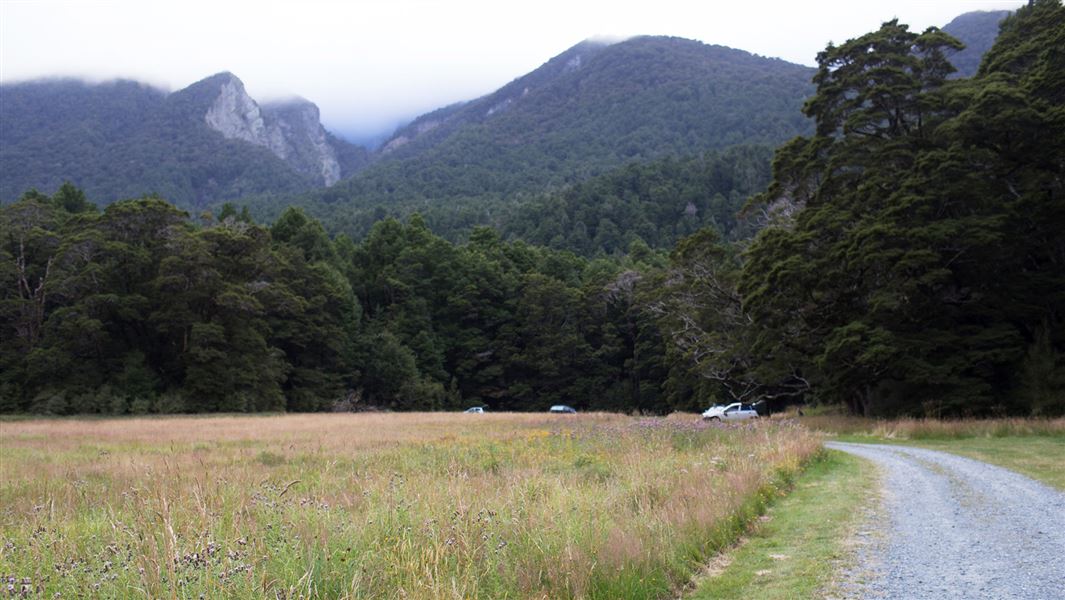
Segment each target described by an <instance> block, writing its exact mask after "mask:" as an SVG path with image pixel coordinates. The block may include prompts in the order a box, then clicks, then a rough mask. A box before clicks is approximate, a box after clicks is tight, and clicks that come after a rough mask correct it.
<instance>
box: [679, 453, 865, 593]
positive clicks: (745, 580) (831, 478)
mask: <svg viewBox="0 0 1065 600" xmlns="http://www.w3.org/2000/svg"><path fill="white" fill-rule="evenodd" d="M876 481H877V477H876V468H875V466H874V465H873V464H872V463H869V462H868V461H863V460H861V459H859V458H857V457H854V456H851V455H848V454H845V453H843V452H838V451H834V450H829V451H826V452H824V453H823V454H822V455H821V457H820V458H819V459H818V460H816V461H815V462H813V463H812V464H811V465H810V467H809V468H808V469H807V470H806V471H804V472H803V474H802V475H800V476H799V477H798V479H797V481H796V483H795V487H794V489H793V491H791V493H789V494H788V495H787V496H785V497H783V498H781V499H779V500H778V501H776V502H775V503H774V504H773V505H772V506H771V507H770V508H769V510H768V512H767V514H766V517H767V518H764V519H763V520H762V521H761V522H760V523H759V524H758V525H757V526H756V527H755V528H754V529H753V531H751V532H750V533H749V534H748V538H747V540H746V541H745V542H744V543H743V544H742V545H740V546H739V547H737V548H734V549H732V550H729V551H727V552H726V553H725V554H724V556H723V557H722V558H719V559H717V560H715V563H717V564H718V565H722V564H727V566H724V567H723V568H722V567H721V566H718V568H717V569H715V571H716V572H714V573H710V574H707V575H706V576H703V577H701V578H700V579H698V580H697V581H696V588H695V590H694V591H693V592H692V593H691V594H690V595H687V596H685V599H686V600H710V599H715V600H716V599H730V598H737V599H740V598H742V599H765V600H773V599H781V600H784V599H788V600H790V599H798V598H819V597H823V596H824V594H825V591H826V588H827V587H829V586H831V584H832V583H833V581H832V577H833V576H834V575H835V574H836V572H837V567H838V566H839V564H840V562H841V561H842V560H845V557H846V554H847V551H846V548H845V543H846V538H847V536H848V532H849V530H850V529H851V528H852V527H853V526H854V525H855V519H856V517H857V516H858V511H857V510H856V509H857V507H860V506H863V505H864V504H865V503H866V502H867V501H868V498H869V497H870V495H871V494H873V493H874V490H875V488H876Z"/></svg>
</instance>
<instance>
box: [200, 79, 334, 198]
mask: <svg viewBox="0 0 1065 600" xmlns="http://www.w3.org/2000/svg"><path fill="white" fill-rule="evenodd" d="M222 75H223V77H221V78H219V77H217V76H216V77H215V78H212V79H216V81H217V84H218V87H217V96H216V97H215V98H214V101H213V102H212V103H211V105H210V107H209V108H208V109H207V112H206V114H205V115H204V121H205V122H206V123H207V125H208V126H209V127H210V128H211V129H214V130H215V131H217V132H219V133H221V134H222V135H223V136H225V138H226V139H237V140H243V141H245V142H248V143H251V144H255V145H256V146H261V147H263V148H266V149H268V150H270V152H272V153H273V154H274V155H275V156H277V157H278V158H280V159H281V160H284V161H285V162H286V163H288V164H289V165H290V166H291V167H292V168H293V169H295V170H296V171H297V172H299V173H301V174H303V175H306V176H309V177H312V178H315V179H316V180H318V181H320V182H321V183H322V184H323V185H327V186H328V185H332V184H334V183H336V182H337V181H338V180H339V179H340V177H341V166H340V162H339V161H338V159H337V150H336V148H334V146H333V145H332V143H331V140H330V137H329V135H328V134H327V133H326V131H325V129H324V128H323V127H322V124H321V121H320V120H319V112H318V107H317V106H315V105H314V103H312V102H308V101H307V100H303V99H302V98H299V99H294V100H290V101H286V102H281V103H276V104H270V105H265V106H260V105H259V104H258V103H257V102H256V101H255V100H254V99H252V97H251V96H249V95H248V93H247V92H246V91H245V90H244V84H243V83H242V82H241V81H240V79H238V78H237V77H236V76H234V75H232V74H229V73H225V74H222Z"/></svg>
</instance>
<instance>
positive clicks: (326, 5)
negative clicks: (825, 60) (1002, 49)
mask: <svg viewBox="0 0 1065 600" xmlns="http://www.w3.org/2000/svg"><path fill="white" fill-rule="evenodd" d="M1023 4H1024V1H1023V0H923V1H919V0H895V1H885V0H868V1H863V0H792V1H785V2H781V1H772V0H766V1H761V2H759V1H756V0H746V1H743V0H739V1H737V0H729V1H727V2H724V1H714V0H702V1H699V0H687V1H680V0H641V1H638V2H630V1H629V0H612V1H611V0H591V1H587V2H582V1H580V0H562V1H560V0H537V1H531V2H522V3H515V2H508V1H507V0H451V1H447V2H442V1H434V0H350V1H347V2H344V1H340V0H333V1H330V0H290V1H279V0H259V1H255V2H237V1H230V0H213V1H205V0H184V1H174V0H78V1H69V0H68V1H58V0H0V81H3V82H12V81H21V80H25V79H31V78H36V77H42V76H79V77H83V78H88V79H93V80H101V79H111V78H115V77H124V78H130V79H137V80H141V81H146V82H149V83H152V84H155V85H158V86H160V87H163V88H166V89H170V90H176V89H180V88H182V87H184V86H186V85H188V84H190V83H193V82H195V81H198V80H200V79H202V78H204V77H207V76H209V75H212V74H214V73H217V72H219V71H232V72H233V73H234V74H235V75H237V76H238V77H240V78H241V80H242V81H244V84H245V86H246V87H247V89H248V92H249V93H250V94H251V95H252V97H254V98H256V99H257V100H259V101H263V100H268V99H270V98H278V97H284V96H292V95H299V96H302V97H304V98H307V99H308V100H311V101H313V102H315V103H316V104H318V106H319V107H320V108H321V111H322V120H323V122H324V123H325V125H326V127H327V128H329V129H331V130H333V131H338V132H344V133H348V134H375V133H380V132H382V131H384V130H390V129H391V128H392V127H394V126H395V125H396V124H397V123H399V122H401V121H404V120H407V119H409V118H411V117H414V116H416V115H418V114H421V113H423V112H426V111H429V110H432V109H434V108H438V107H440V106H443V105H445V104H450V103H452V102H456V101H459V100H467V99H471V98H475V97H477V96H481V95H483V94H486V93H489V92H491V91H493V90H495V89H496V88H498V87H500V86H502V85H504V84H506V83H507V82H509V81H511V80H512V79H514V78H516V77H519V76H521V75H523V74H525V73H527V72H528V71H531V70H533V69H535V68H536V67H538V66H540V65H541V64H543V63H544V62H546V61H547V60H548V59H549V58H551V57H552V56H555V55H556V54H559V53H561V52H563V51H564V50H566V49H567V48H569V47H570V46H573V45H574V44H576V43H577V42H579V41H581V40H583V39H586V38H589V37H604V36H605V37H626V36H631V35H640V34H650V35H675V36H680V37H686V38H692V39H697V40H701V41H703V42H707V43H711V44H721V45H725V46H731V47H734V48H740V49H743V50H747V51H749V52H754V53H755V54H761V55H763V56H774V57H780V58H783V59H785V60H789V61H792V62H797V63H802V64H807V65H813V63H814V56H815V55H816V54H817V52H818V51H820V50H822V49H823V48H824V47H825V45H826V44H827V43H828V42H829V41H833V42H836V43H839V42H842V41H845V40H846V39H848V38H852V37H856V36H858V35H861V34H863V33H866V32H869V31H872V30H875V29H876V28H878V27H879V25H880V23H882V22H883V21H887V20H890V19H892V18H894V17H898V18H899V20H900V21H901V22H903V23H907V24H909V25H910V27H911V30H914V31H920V30H923V29H924V28H925V27H928V26H930V25H937V26H942V25H945V24H946V23H947V22H949V21H950V20H951V19H952V18H954V17H955V16H957V15H959V14H961V13H964V12H968V11H972V10H998V9H1004V8H1005V9H1015V8H1017V7H1019V6H1022V5H1023ZM0 100H2V99H0Z"/></svg>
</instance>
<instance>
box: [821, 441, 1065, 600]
mask: <svg viewBox="0 0 1065 600" xmlns="http://www.w3.org/2000/svg"><path fill="white" fill-rule="evenodd" d="M826 445H827V446H828V447H830V448H834V449H836V450H842V451H844V452H849V453H851V454H854V455H856V456H860V457H862V458H866V459H869V460H871V461H873V462H875V463H876V464H877V465H879V466H880V467H881V469H882V471H883V488H884V489H883V495H884V502H883V507H882V510H881V511H879V515H880V518H879V519H878V520H879V522H878V523H876V524H874V525H873V527H874V528H876V529H880V531H879V532H877V533H878V534H880V537H879V542H877V543H874V544H872V545H870V546H868V547H866V548H865V549H864V550H862V551H859V561H860V562H861V563H862V565H861V567H860V568H861V572H862V575H861V577H860V578H861V579H863V580H864V581H863V582H862V583H861V584H860V585H853V586H850V585H849V586H847V587H848V591H847V595H848V596H849V597H858V598H898V599H903V598H905V599H911V598H912V599H926V598H927V599H939V598H959V599H961V598H964V599H970V598H994V599H1000V598H1001V599H1005V598H1024V599H1031V600H1055V599H1065V494H1063V493H1062V492H1059V491H1057V490H1055V489H1053V488H1051V487H1049V486H1047V485H1044V484H1042V483H1039V482H1037V481H1034V480H1032V479H1029V478H1027V477H1025V476H1023V475H1019V474H1017V473H1014V472H1013V471H1008V470H1006V469H1003V468H1001V467H995V466H992V465H989V464H986V463H982V462H980V461H976V460H971V459H968V458H962V457H960V456H954V455H952V454H947V453H944V452H937V451H934V450H923V449H920V448H909V447H901V446H884V445H873V444H844V443H838V442H829V443H828V444H826ZM863 533H864V534H868V532H863ZM848 578H849V579H858V578H859V573H858V572H855V573H852V574H850V575H849V576H848Z"/></svg>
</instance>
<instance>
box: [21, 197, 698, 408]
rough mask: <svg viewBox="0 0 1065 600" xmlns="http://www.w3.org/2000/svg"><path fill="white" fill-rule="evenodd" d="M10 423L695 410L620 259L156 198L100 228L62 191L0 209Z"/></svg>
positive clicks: (415, 225)
mask: <svg viewBox="0 0 1065 600" xmlns="http://www.w3.org/2000/svg"><path fill="white" fill-rule="evenodd" d="M0 215H2V218H0V223H2V228H3V244H2V248H0V263H2V268H3V270H2V271H0V282H2V284H0V285H2V286H3V296H2V300H0V332H2V333H0V335H2V336H3V337H2V338H0V341H2V344H0V347H2V351H0V352H2V353H0V372H2V375H0V398H2V400H0V410H2V411H3V412H25V411H29V412H37V413H49V414H67V413H110V414H124V413H146V412H148V413H156V412H158V413H166V412H186V411H190V412H205V411H207V412H210V411H275V410H290V411H313V410H328V409H333V408H342V409H352V408H358V407H360V406H376V407H383V408H391V409H397V410H415V409H423V410H428V409H455V408H461V407H465V406H468V405H481V404H483V405H487V406H489V407H490V408H492V409H507V410H543V409H546V408H547V407H548V406H549V405H551V404H553V403H559V402H565V403H569V404H573V405H575V406H577V407H579V408H595V409H604V410H622V411H628V410H634V409H635V410H647V411H656V412H661V411H667V410H670V409H674V408H686V409H694V408H698V407H700V406H702V404H704V403H705V398H706V397H708V396H707V393H708V391H707V390H706V389H701V388H703V387H704V386H703V382H702V381H701V380H700V379H699V378H698V377H697V376H695V375H694V374H693V373H691V372H690V371H689V370H687V369H684V368H679V367H678V366H677V365H674V366H671V365H670V362H669V360H668V357H667V352H668V350H667V347H666V345H665V344H664V343H663V338H662V336H661V335H660V334H659V332H658V328H657V326H656V325H655V323H654V319H653V315H652V314H651V313H650V312H649V311H648V310H646V309H644V308H641V306H642V305H643V303H641V302H640V301H639V300H638V295H639V291H638V289H637V288H638V283H639V281H640V276H639V275H638V274H637V270H645V271H646V270H650V269H652V268H654V267H655V266H656V265H660V264H664V261H665V258H664V257H662V256H660V255H656V254H654V253H652V252H650V251H649V250H647V249H646V248H645V249H644V250H643V251H642V252H637V253H636V254H634V256H633V257H631V258H626V259H624V260H614V261H607V260H588V259H585V258H580V257H578V256H576V255H574V254H572V253H570V252H560V251H554V250H549V249H544V248H538V247H534V246H530V245H528V244H525V243H523V242H514V243H504V242H503V241H501V240H500V239H499V236H498V235H497V234H496V233H495V232H494V231H493V230H490V229H487V228H480V229H477V230H475V231H474V232H473V234H472V235H471V236H470V240H469V241H468V242H467V243H465V244H462V245H455V244H452V243H450V242H448V241H446V240H444V239H442V238H440V237H438V236H436V235H434V234H433V233H431V232H430V231H429V229H428V228H427V227H426V226H425V224H424V222H423V221H422V219H421V218H420V217H418V216H414V217H412V218H411V219H410V221H409V222H408V223H401V222H399V221H396V220H393V219H388V220H385V221H382V222H380V223H378V224H377V225H376V226H374V228H373V230H372V231H371V232H370V234H369V235H368V236H367V237H366V239H365V240H363V241H362V242H361V243H354V242H353V241H352V240H350V239H349V238H347V237H345V236H340V237H338V238H336V239H335V240H330V238H329V237H328V236H327V235H326V234H325V231H324V230H323V228H322V226H321V225H320V224H319V223H318V222H317V221H314V220H312V219H309V218H307V217H306V215H304V213H303V212H302V211H301V210H299V209H290V210H288V211H286V212H285V214H284V215H282V217H281V218H280V219H278V220H277V221H276V222H275V223H274V224H273V225H272V226H271V227H269V228H266V227H262V226H259V225H256V224H254V223H251V222H250V221H249V219H248V217H247V213H246V212H245V213H243V214H241V213H237V212H236V211H235V210H233V208H232V207H231V206H227V207H225V208H224V209H223V210H222V211H221V212H220V213H219V214H218V215H217V216H216V217H214V218H212V219H211V220H208V221H204V222H198V223H194V222H192V221H190V219H189V218H188V216H187V214H185V213H183V212H181V211H179V210H177V209H176V208H174V207H173V206H171V205H170V204H168V203H166V202H164V201H162V200H159V199H151V198H147V199H140V200H129V201H122V202H117V203H114V204H111V205H110V206H108V207H107V208H106V209H105V210H103V212H97V211H96V209H95V208H94V207H93V205H92V204H90V203H88V202H87V201H86V200H85V198H84V196H83V194H81V193H80V192H79V191H78V190H77V189H75V188H74V187H73V186H70V185H66V186H63V188H61V189H60V191H59V192H58V193H57V194H56V195H55V196H53V197H46V196H43V195H40V194H37V193H32V192H31V193H28V194H26V195H25V196H24V197H23V198H22V199H21V200H20V201H19V202H17V203H15V204H13V205H9V206H6V207H4V208H3V211H2V213H0Z"/></svg>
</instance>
